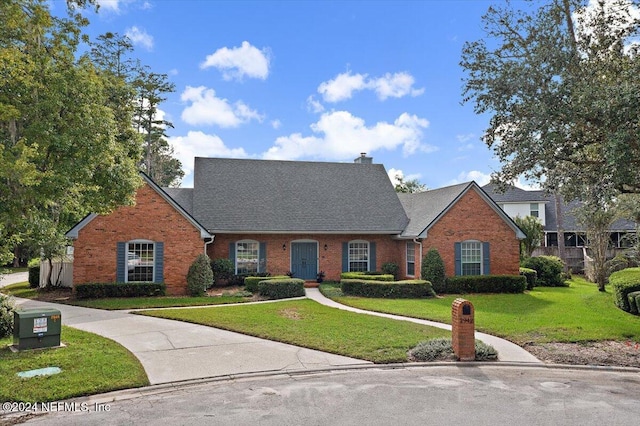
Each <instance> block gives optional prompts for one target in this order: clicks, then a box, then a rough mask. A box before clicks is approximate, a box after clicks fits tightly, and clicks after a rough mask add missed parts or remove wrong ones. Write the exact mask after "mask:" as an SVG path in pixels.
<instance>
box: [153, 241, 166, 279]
mask: <svg viewBox="0 0 640 426" xmlns="http://www.w3.org/2000/svg"><path fill="white" fill-rule="evenodd" d="M155 255H156V258H155V265H154V280H153V282H154V283H161V282H163V281H164V243H163V242H156V253H155Z"/></svg>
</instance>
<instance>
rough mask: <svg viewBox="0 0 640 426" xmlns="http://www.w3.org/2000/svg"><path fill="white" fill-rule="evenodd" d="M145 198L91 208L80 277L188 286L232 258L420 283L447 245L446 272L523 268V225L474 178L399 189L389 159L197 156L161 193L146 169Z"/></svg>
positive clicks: (75, 232)
mask: <svg viewBox="0 0 640 426" xmlns="http://www.w3.org/2000/svg"><path fill="white" fill-rule="evenodd" d="M143 177H144V180H145V185H144V186H143V187H142V188H140V190H139V191H138V194H137V196H136V205H135V206H133V207H121V208H119V209H117V210H116V211H115V212H113V213H112V214H110V215H106V216H97V215H89V216H87V217H86V218H85V219H83V220H82V221H81V222H79V223H78V224H77V225H76V226H75V227H74V228H73V229H72V230H71V231H69V232H68V233H67V236H68V237H70V238H74V239H75V240H76V241H75V244H74V246H75V265H74V283H75V284H78V283H85V282H128V281H164V282H166V283H167V289H168V290H167V291H168V293H169V294H184V293H185V292H186V274H187V271H188V268H189V266H190V265H191V263H192V262H193V260H194V259H195V257H196V256H197V255H198V254H199V253H202V252H203V251H204V252H206V253H207V254H208V255H209V257H210V258H211V259H215V258H229V259H231V260H232V261H233V265H234V270H235V271H234V272H235V273H237V274H253V273H263V272H269V273H271V274H285V273H287V272H292V273H293V276H295V277H299V278H302V279H305V280H314V279H315V278H316V276H317V274H318V273H319V272H320V271H322V272H324V273H325V278H326V279H333V280H338V279H339V278H340V273H341V272H343V271H379V270H380V269H381V268H382V265H383V264H384V263H385V262H395V263H397V264H398V265H399V266H400V271H401V275H402V276H403V277H406V278H414V277H415V278H419V276H420V267H421V264H420V261H421V259H422V255H423V253H425V252H426V250H428V249H430V248H431V247H435V248H437V249H438V250H439V252H440V254H441V256H442V258H443V260H444V262H445V268H446V273H447V274H448V275H450V276H451V275H479V274H517V273H518V254H519V241H518V240H519V238H522V237H524V234H522V231H521V230H520V229H518V227H517V226H516V225H515V223H514V222H513V221H512V220H511V219H510V218H509V216H508V215H507V214H505V213H504V212H503V211H502V210H501V209H500V208H499V207H498V206H497V205H496V203H494V202H493V200H492V199H491V198H490V197H488V196H487V195H486V194H485V192H484V191H483V190H482V189H481V188H480V187H479V186H478V185H477V184H476V183H475V182H470V183H465V184H460V185H454V186H450V187H447V188H441V189H437V190H432V191H426V192H423V193H418V194H400V195H399V194H397V193H396V192H395V191H394V188H393V185H392V184H391V182H390V180H389V177H388V175H387V172H386V170H385V169H384V166H382V165H381V164H373V163H372V159H371V158H370V157H366V156H365V155H364V154H363V155H362V156H361V157H358V158H357V159H356V160H355V164H353V163H325V162H300V161H269V160H239V159H219V158H196V159H195V165H194V188H193V189H191V188H165V189H162V188H159V187H158V186H157V185H156V184H155V183H154V182H153V181H151V180H150V179H149V178H148V177H147V176H145V175H143Z"/></svg>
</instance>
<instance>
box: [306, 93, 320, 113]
mask: <svg viewBox="0 0 640 426" xmlns="http://www.w3.org/2000/svg"><path fill="white" fill-rule="evenodd" d="M307 110H308V111H311V112H313V113H316V114H317V113H320V112H324V106H323V105H322V104H321V103H320V101H317V100H316V98H315V97H314V96H313V95H311V96H309V97H308V98H307Z"/></svg>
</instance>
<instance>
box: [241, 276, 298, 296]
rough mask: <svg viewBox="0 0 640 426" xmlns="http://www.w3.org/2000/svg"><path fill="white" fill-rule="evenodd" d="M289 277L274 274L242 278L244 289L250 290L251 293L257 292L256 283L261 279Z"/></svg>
mask: <svg viewBox="0 0 640 426" xmlns="http://www.w3.org/2000/svg"><path fill="white" fill-rule="evenodd" d="M287 278H290V277H288V276H286V275H276V276H273V277H253V276H251V277H246V278H245V279H244V289H245V290H246V291H250V292H251V293H257V292H258V284H259V283H260V282H261V281H267V280H281V279H287Z"/></svg>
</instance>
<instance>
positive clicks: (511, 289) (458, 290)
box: [434, 275, 527, 294]
mask: <svg viewBox="0 0 640 426" xmlns="http://www.w3.org/2000/svg"><path fill="white" fill-rule="evenodd" d="M526 288H527V279H526V278H525V277H524V276H522V275H468V276H457V277H449V278H447V280H446V281H445V285H444V286H443V287H435V286H434V290H435V291H436V292H437V293H438V294H443V293H444V294H465V293H522V292H524V290H525V289H526Z"/></svg>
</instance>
